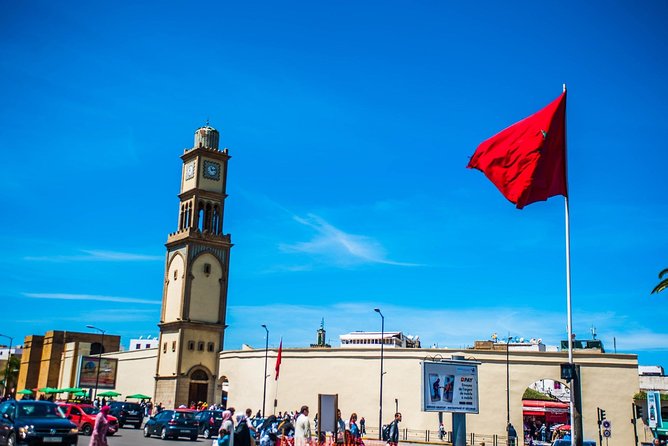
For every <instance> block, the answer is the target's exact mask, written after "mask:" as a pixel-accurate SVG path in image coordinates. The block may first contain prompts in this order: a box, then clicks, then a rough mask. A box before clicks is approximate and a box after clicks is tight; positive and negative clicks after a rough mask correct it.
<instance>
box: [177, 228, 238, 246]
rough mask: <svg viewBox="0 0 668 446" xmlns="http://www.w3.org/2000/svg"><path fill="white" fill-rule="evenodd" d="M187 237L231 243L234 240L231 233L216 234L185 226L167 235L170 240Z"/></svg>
mask: <svg viewBox="0 0 668 446" xmlns="http://www.w3.org/2000/svg"><path fill="white" fill-rule="evenodd" d="M186 237H193V238H199V239H202V240H219V241H222V242H227V243H231V241H232V237H231V236H230V234H214V233H212V232H209V231H208V230H204V231H200V230H199V228H185V229H181V230H179V231H176V232H172V233H170V234H169V235H168V236H167V239H168V241H171V239H182V238H186Z"/></svg>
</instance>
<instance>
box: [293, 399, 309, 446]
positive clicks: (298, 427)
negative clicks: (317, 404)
mask: <svg viewBox="0 0 668 446" xmlns="http://www.w3.org/2000/svg"><path fill="white" fill-rule="evenodd" d="M310 441H311V421H310V420H309V419H308V406H302V408H301V410H300V411H299V416H298V417H297V421H295V446H306V444H308V443H310Z"/></svg>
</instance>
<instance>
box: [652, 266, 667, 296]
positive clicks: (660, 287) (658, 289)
mask: <svg viewBox="0 0 668 446" xmlns="http://www.w3.org/2000/svg"><path fill="white" fill-rule="evenodd" d="M664 276H666V277H665V279H664ZM659 280H661V282H659V284H658V285H657V286H655V287H654V289H653V290H652V292H651V293H650V294H654V293H660V292H661V291H663V290H665V289H666V288H668V268H666V269H664V270H663V271H661V272H660V273H659Z"/></svg>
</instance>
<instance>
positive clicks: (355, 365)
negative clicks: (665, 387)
mask: <svg viewBox="0 0 668 446" xmlns="http://www.w3.org/2000/svg"><path fill="white" fill-rule="evenodd" d="M453 354H461V355H463V356H465V357H466V358H467V359H475V360H478V361H480V362H481V365H480V366H479V370H478V375H479V376H478V378H479V395H480V401H479V406H480V413H479V414H477V415H467V417H466V418H467V419H466V422H467V430H468V432H476V433H480V434H489V435H492V434H498V435H505V425H506V355H505V352H500V351H477V350H460V351H456V350H447V349H433V350H432V349H387V350H386V351H385V371H386V375H385V377H384V383H383V386H384V388H383V414H384V415H383V422H384V423H387V422H389V421H390V420H391V419H392V415H393V413H394V410H395V399H397V400H398V403H399V410H400V411H401V412H402V414H403V416H404V422H403V425H404V427H406V428H409V429H419V430H425V429H432V430H434V429H436V427H437V414H436V413H425V412H422V411H421V400H420V395H421V394H420V386H421V382H420V380H421V377H420V362H421V361H423V360H424V359H425V357H428V356H432V357H433V356H435V355H440V356H441V357H443V358H449V357H450V356H451V355H453ZM220 358H221V359H220V373H219V375H220V376H226V377H227V378H228V379H229V395H228V404H229V405H231V406H235V407H237V408H246V407H250V408H251V409H253V411H257V410H258V409H260V408H261V407H262V377H263V372H264V350H263V349H258V350H244V351H225V352H222V353H221V355H220ZM275 358H276V350H271V351H270V352H269V361H268V371H269V373H270V374H271V377H269V378H268V380H267V404H266V408H267V412H269V413H271V412H272V406H273V399H274V395H276V396H277V398H278V407H277V410H278V411H285V410H296V409H297V408H299V406H301V405H302V404H307V405H309V406H311V407H317V395H318V393H325V394H338V395H339V407H340V408H341V410H342V412H343V414H344V416H348V415H349V414H350V413H351V412H353V411H355V412H357V414H358V415H359V416H364V417H365V418H366V420H367V426H369V427H377V425H378V412H379V410H378V409H379V407H378V402H379V401H378V400H379V373H380V360H379V350H378V349H366V348H364V349H362V348H334V349H326V350H319V349H284V350H283V361H282V365H281V372H280V380H279V382H278V386H277V384H276V381H274V378H273V376H274V373H273V369H274V365H275V361H276V359H275ZM566 361H567V357H566V354H565V353H560V352H559V353H555V352H511V354H510V377H511V381H510V418H511V422H512V423H513V424H514V425H515V427H516V428H517V429H518V432H519V431H521V429H522V428H521V427H522V395H523V393H524V391H525V389H526V388H527V387H528V386H529V385H530V384H532V383H534V382H536V381H539V380H541V379H555V380H560V377H559V375H560V368H559V364H560V363H562V362H566ZM575 361H576V363H578V364H580V366H581V371H582V372H581V374H582V381H583V420H584V421H583V422H584V437H585V438H586V439H597V438H598V428H597V424H596V408H597V407H601V408H604V409H605V410H606V411H607V414H608V419H610V420H611V421H612V423H613V425H614V435H613V438H611V439H610V441H609V446H626V445H628V444H632V443H633V438H634V437H633V430H632V425H631V423H629V419H630V411H631V402H632V398H633V395H634V394H635V393H636V392H637V391H638V363H637V357H636V356H635V355H614V354H585V353H580V354H578V353H576V355H575ZM269 373H268V374H269ZM217 400H218V401H219V400H220V395H217ZM444 421H445V426H446V429H448V430H451V429H452V423H451V416H450V415H449V414H445V415H444Z"/></svg>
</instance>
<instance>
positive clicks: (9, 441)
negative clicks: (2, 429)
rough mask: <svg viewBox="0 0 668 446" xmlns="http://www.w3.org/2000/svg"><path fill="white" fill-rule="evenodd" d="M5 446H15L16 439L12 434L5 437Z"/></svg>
mask: <svg viewBox="0 0 668 446" xmlns="http://www.w3.org/2000/svg"><path fill="white" fill-rule="evenodd" d="M7 446H16V437H15V436H14V434H9V437H7Z"/></svg>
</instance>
